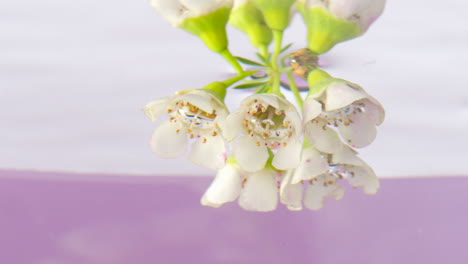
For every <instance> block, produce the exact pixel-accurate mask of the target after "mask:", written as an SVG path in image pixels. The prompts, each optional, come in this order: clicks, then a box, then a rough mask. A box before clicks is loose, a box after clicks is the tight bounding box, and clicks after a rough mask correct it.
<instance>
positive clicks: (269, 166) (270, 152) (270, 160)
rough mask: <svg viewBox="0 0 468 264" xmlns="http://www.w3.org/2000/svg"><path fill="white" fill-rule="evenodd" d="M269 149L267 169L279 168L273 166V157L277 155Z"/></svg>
mask: <svg viewBox="0 0 468 264" xmlns="http://www.w3.org/2000/svg"><path fill="white" fill-rule="evenodd" d="M267 149H268V154H269V156H268V160H267V162H266V163H265V169H272V170H278V169H277V168H275V166H273V158H274V157H275V154H274V153H273V151H272V150H271V149H270V148H267Z"/></svg>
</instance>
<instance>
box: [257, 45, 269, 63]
mask: <svg viewBox="0 0 468 264" xmlns="http://www.w3.org/2000/svg"><path fill="white" fill-rule="evenodd" d="M259 50H260V55H262V56H263V58H265V60H267V59H268V46H267V45H262V46H260V48H259Z"/></svg>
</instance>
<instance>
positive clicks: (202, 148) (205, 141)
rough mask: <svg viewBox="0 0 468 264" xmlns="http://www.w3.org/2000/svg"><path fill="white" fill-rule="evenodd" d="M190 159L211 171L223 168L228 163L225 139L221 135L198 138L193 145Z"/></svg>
mask: <svg viewBox="0 0 468 264" xmlns="http://www.w3.org/2000/svg"><path fill="white" fill-rule="evenodd" d="M188 159H189V160H190V161H192V162H193V163H195V164H198V165H201V166H204V167H206V168H209V169H219V168H222V167H223V166H224V164H225V161H226V146H225V144H224V140H223V138H222V137H221V136H220V135H218V136H214V137H213V136H206V137H200V138H198V139H197V140H196V141H195V142H194V143H193V144H192V150H191V151H190V154H189V157H188Z"/></svg>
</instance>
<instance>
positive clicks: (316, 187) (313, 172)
mask: <svg viewBox="0 0 468 264" xmlns="http://www.w3.org/2000/svg"><path fill="white" fill-rule="evenodd" d="M306 153H307V154H306ZM327 160H328V162H327ZM300 166H303V167H305V168H307V169H296V170H291V171H289V172H288V173H287V174H286V177H285V178H284V179H283V181H282V182H281V188H280V196H281V202H282V203H284V204H286V205H287V206H288V208H289V209H290V210H300V209H302V200H303V201H304V205H305V207H307V208H308V209H311V210H318V209H320V208H322V206H323V200H324V199H325V198H326V197H328V196H331V197H333V198H335V199H336V200H340V199H341V198H342V197H343V195H344V187H343V186H342V185H341V184H340V183H339V182H338V181H339V180H340V179H342V178H346V179H347V180H348V182H349V183H350V184H351V186H353V187H360V186H362V187H363V190H364V192H365V193H367V194H375V193H376V192H377V190H378V188H379V181H378V179H377V177H376V176H375V173H374V171H373V170H372V169H371V168H370V167H369V166H368V165H367V164H366V163H365V162H364V161H362V160H361V159H360V158H358V157H357V156H356V153H355V152H354V151H353V150H352V149H350V148H348V147H346V146H344V145H342V147H341V148H340V150H339V151H338V152H337V153H335V154H333V155H331V154H321V153H319V152H318V151H316V150H314V149H312V148H307V149H305V150H304V157H303V159H302V161H301V165H300ZM303 185H305V186H303ZM304 188H305V191H304Z"/></svg>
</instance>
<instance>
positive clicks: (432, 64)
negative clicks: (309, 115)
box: [0, 0, 468, 264]
mask: <svg viewBox="0 0 468 264" xmlns="http://www.w3.org/2000/svg"><path fill="white" fill-rule="evenodd" d="M467 10H468V2H466V1H461V0H449V1H446V2H441V1H423V0H414V1H398V0H395V1H391V0H390V1H388V2H387V7H386V9H385V11H384V13H383V15H382V16H381V17H380V18H379V19H378V20H377V21H376V22H375V23H374V24H373V25H372V26H371V27H370V29H369V31H368V32H367V33H366V34H365V35H364V36H362V37H360V38H358V39H354V40H351V41H349V42H345V43H342V44H339V45H337V46H336V47H335V48H334V49H333V50H332V51H330V52H329V53H327V54H325V55H324V56H323V58H322V60H323V62H324V63H325V64H326V69H327V70H328V71H329V72H330V73H331V74H332V75H334V76H337V77H341V78H344V79H348V80H350V81H352V82H355V83H358V84H360V85H361V86H363V87H364V89H366V90H367V91H368V92H369V93H370V94H371V95H373V96H374V97H375V98H377V99H378V100H379V101H380V102H381V103H382V104H383V105H384V107H385V109H386V113H387V116H386V120H385V122H384V123H383V125H382V126H380V127H379V128H378V136H377V139H376V140H375V142H374V143H373V144H372V145H371V146H369V147H367V148H365V149H363V150H362V151H361V157H362V158H363V159H364V160H366V161H367V162H368V163H369V164H370V165H372V167H373V168H374V169H375V171H376V172H377V174H378V175H379V176H380V177H382V178H390V179H384V180H382V182H381V183H382V188H381V190H380V191H379V193H378V194H377V195H375V196H367V195H364V194H362V190H360V189H357V190H353V189H351V188H349V189H347V194H346V195H345V198H344V199H343V200H342V201H340V202H336V201H326V204H325V208H324V209H322V210H320V211H318V212H315V211H314V212H311V211H304V212H300V213H297V212H289V211H287V210H286V209H284V208H281V209H278V210H277V211H275V212H273V213H269V214H259V213H250V212H244V211H242V210H241V209H239V207H238V206H237V205H236V204H235V203H233V204H229V205H226V206H223V207H222V208H220V209H212V208H205V207H202V206H200V204H199V199H200V197H201V195H202V193H203V192H204V190H205V189H206V188H207V186H208V185H209V182H210V181H211V179H212V178H211V177H191V176H213V175H214V173H215V172H214V171H210V170H207V169H204V168H200V167H198V166H196V165H193V164H191V163H190V162H188V161H187V160H186V159H184V158H179V159H170V160H165V159H160V158H158V157H157V156H155V155H154V154H153V153H152V152H151V150H150V148H149V144H148V141H149V136H150V135H151V132H152V130H153V129H154V128H155V127H156V125H157V123H152V122H150V120H148V119H147V118H146V117H145V116H144V114H143V112H142V111H141V108H142V107H143V106H144V105H145V104H146V103H147V102H149V101H151V100H152V99H155V98H158V97H162V96H165V95H168V94H171V93H174V92H176V91H178V90H180V89H186V88H196V87H201V86H203V85H205V84H207V83H208V82H211V81H213V80H218V79H222V78H225V77H226V76H228V75H229V74H231V73H232V70H231V68H230V67H229V65H227V63H226V62H224V60H223V59H222V58H221V57H220V56H218V55H217V54H214V53H212V52H210V51H209V50H208V49H207V48H205V47H204V45H203V44H202V42H201V41H200V40H199V39H197V38H196V37H195V36H192V35H189V34H187V33H185V32H183V31H182V30H180V29H177V28H172V27H171V26H170V25H169V23H167V22H166V21H165V20H164V19H163V18H162V17H160V16H159V15H158V14H156V12H155V11H154V10H153V9H152V8H151V7H150V5H149V3H148V2H147V1H126V0H113V1H110V0H101V1H91V0H83V1H69V0H60V1H59V0H43V1H32V0H24V1H14V0H2V1H1V2H0V249H1V250H0V263H15V264H88V263H89V264H107V263H109V264H120V263H122V264H124V263H132V264H133V263H140V264H142V263H184V262H189V261H190V262H196V263H288V262H293V261H294V262H298V263H321V264H328V263H330V264H332V263H344V262H346V263H353V262H356V263H360V264H363V263H364V264H375V263H379V264H382V263H384V264H386V263H389V264H390V263H392V264H393V263H426V264H427V263H434V264H435V263H437V264H439V263H443V262H448V263H467V262H468V255H467V252H466V250H465V247H466V244H467V243H468V240H467V237H468V231H467V229H466V227H465V225H466V223H467V222H468V214H467V213H466V212H467V209H468V208H467V207H466V201H468V196H467V193H468V192H467V189H468V178H467V177H458V176H468V166H467V163H468V136H467V135H468V75H467V74H466V67H467V63H468V52H467V49H466V48H467V47H468V17H467V15H466V11H467ZM229 36H230V48H231V50H232V51H233V53H235V54H236V55H240V56H243V57H247V58H254V57H253V56H252V55H253V53H254V50H253V48H252V47H251V45H250V44H249V42H248V39H247V37H245V36H244V35H242V34H241V33H240V32H239V31H237V30H236V29H234V28H229ZM288 42H294V43H295V44H294V46H293V49H299V48H302V47H304V45H305V28H304V26H303V25H302V21H301V19H300V18H299V16H296V17H295V18H294V20H293V23H292V25H291V27H290V29H289V30H287V32H286V36H285V43H288ZM245 95H246V94H245V93H244V92H241V91H234V92H232V93H230V94H229V96H228V99H227V102H228V104H229V106H230V108H231V109H235V108H236V107H237V106H238V103H239V101H240V100H241V98H243V97H244V96H245ZM172 175H174V176H180V177H134V176H172ZM415 178H416V179H415Z"/></svg>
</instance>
